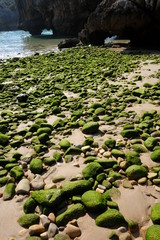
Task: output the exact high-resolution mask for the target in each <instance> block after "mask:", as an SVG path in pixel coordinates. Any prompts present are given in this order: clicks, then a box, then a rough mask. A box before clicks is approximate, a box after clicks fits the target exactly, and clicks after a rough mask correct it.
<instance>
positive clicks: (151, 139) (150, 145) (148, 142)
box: [144, 137, 157, 151]
mask: <svg viewBox="0 0 160 240" xmlns="http://www.w3.org/2000/svg"><path fill="white" fill-rule="evenodd" d="M156 145H157V139H156V138H154V137H148V138H147V139H146V140H145V141H144V146H145V147H146V148H147V149H148V150H150V151H152V150H153V148H154V147H155V146H156Z"/></svg>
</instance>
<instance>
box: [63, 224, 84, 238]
mask: <svg viewBox="0 0 160 240" xmlns="http://www.w3.org/2000/svg"><path fill="white" fill-rule="evenodd" d="M65 233H66V234H68V235H69V236H70V237H71V238H75V237H79V236H80V235H81V230H80V228H79V227H76V226H74V225H72V224H67V227H66V229H65Z"/></svg>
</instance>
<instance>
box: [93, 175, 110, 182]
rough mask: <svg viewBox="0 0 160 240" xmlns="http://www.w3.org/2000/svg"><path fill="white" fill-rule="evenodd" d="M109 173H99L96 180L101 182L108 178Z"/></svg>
mask: <svg viewBox="0 0 160 240" xmlns="http://www.w3.org/2000/svg"><path fill="white" fill-rule="evenodd" d="M106 177H107V174H106V173H100V174H98V175H97V177H96V180H97V182H99V183H101V182H102V181H103V180H104V179H106Z"/></svg>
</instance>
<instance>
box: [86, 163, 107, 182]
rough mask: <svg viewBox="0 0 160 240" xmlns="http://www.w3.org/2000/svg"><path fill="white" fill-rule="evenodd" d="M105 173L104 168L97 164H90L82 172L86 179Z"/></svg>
mask: <svg viewBox="0 0 160 240" xmlns="http://www.w3.org/2000/svg"><path fill="white" fill-rule="evenodd" d="M101 172H103V167H102V166H101V165H100V164H99V163H97V162H91V163H88V164H87V166H86V167H85V168H84V169H83V170H82V174H83V176H84V178H86V179H88V178H92V177H93V178H94V177H96V176H97V175H98V174H99V173H101Z"/></svg>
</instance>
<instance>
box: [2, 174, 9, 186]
mask: <svg viewBox="0 0 160 240" xmlns="http://www.w3.org/2000/svg"><path fill="white" fill-rule="evenodd" d="M8 180H9V177H7V176H5V177H1V178H0V187H2V186H4V185H5V184H6V183H7V182H8Z"/></svg>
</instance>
